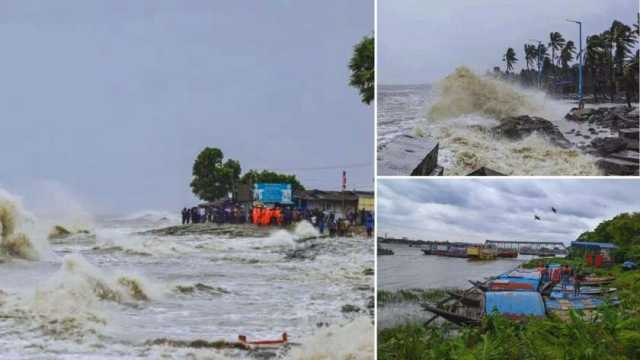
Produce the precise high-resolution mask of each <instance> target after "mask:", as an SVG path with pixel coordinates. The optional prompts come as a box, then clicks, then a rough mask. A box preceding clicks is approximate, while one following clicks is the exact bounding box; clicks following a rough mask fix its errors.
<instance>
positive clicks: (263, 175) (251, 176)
mask: <svg viewBox="0 0 640 360" xmlns="http://www.w3.org/2000/svg"><path fill="white" fill-rule="evenodd" d="M240 182H241V183H243V184H255V183H289V184H291V189H292V190H294V191H296V190H304V186H302V184H301V183H300V181H298V179H297V178H296V176H295V175H287V174H279V173H276V172H273V171H269V170H262V171H257V170H251V171H249V172H247V173H246V174H244V175H242V178H241V179H240Z"/></svg>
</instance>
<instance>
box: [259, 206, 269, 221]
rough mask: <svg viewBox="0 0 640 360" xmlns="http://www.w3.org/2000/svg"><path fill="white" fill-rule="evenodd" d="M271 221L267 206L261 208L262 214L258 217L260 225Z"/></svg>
mask: <svg viewBox="0 0 640 360" xmlns="http://www.w3.org/2000/svg"><path fill="white" fill-rule="evenodd" d="M270 222H271V209H270V208H268V207H265V208H262V216H261V219H260V223H261V224H262V225H269V223H270Z"/></svg>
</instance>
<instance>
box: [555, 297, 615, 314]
mask: <svg viewBox="0 0 640 360" xmlns="http://www.w3.org/2000/svg"><path fill="white" fill-rule="evenodd" d="M545 303H546V305H547V310H549V311H567V310H571V309H573V310H592V309H595V308H597V307H599V306H602V305H605V304H606V302H605V300H603V299H600V298H596V297H593V296H586V295H578V296H568V297H565V298H559V299H547V301H546V302H545ZM609 304H610V305H618V304H620V301H619V300H617V299H614V300H610V301H609Z"/></svg>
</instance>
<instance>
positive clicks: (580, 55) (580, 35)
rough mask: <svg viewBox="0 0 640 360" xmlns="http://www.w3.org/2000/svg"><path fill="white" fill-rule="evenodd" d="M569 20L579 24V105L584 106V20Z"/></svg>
mask: <svg viewBox="0 0 640 360" xmlns="http://www.w3.org/2000/svg"><path fill="white" fill-rule="evenodd" d="M567 21H568V22H573V23H576V24H578V33H579V38H580V52H579V53H578V64H579V65H578V106H579V107H580V108H582V106H583V102H582V101H583V96H584V93H583V89H582V58H583V54H582V21H578V20H570V19H567Z"/></svg>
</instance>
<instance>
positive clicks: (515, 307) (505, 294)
mask: <svg viewBox="0 0 640 360" xmlns="http://www.w3.org/2000/svg"><path fill="white" fill-rule="evenodd" d="M484 296H485V300H484V304H485V313H487V314H490V313H492V312H493V311H498V312H499V313H500V314H503V315H511V316H544V315H545V307H544V301H543V300H542V296H541V295H540V293H538V292H533V291H500V292H486V293H484Z"/></svg>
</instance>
